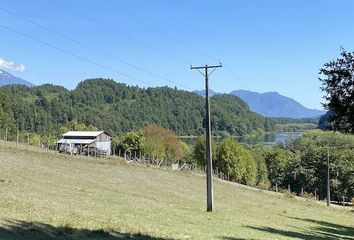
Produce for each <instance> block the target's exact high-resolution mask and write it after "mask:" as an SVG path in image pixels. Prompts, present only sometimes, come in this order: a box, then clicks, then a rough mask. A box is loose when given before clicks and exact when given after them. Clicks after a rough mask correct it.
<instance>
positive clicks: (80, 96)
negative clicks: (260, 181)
mask: <svg viewBox="0 0 354 240" xmlns="http://www.w3.org/2000/svg"><path fill="white" fill-rule="evenodd" d="M204 104H205V102H204V98H203V97H201V96H198V95H197V94H195V93H191V92H188V91H182V90H177V89H173V88H169V87H158V88H139V87H135V86H127V85H125V84H122V83H117V82H115V81H113V80H109V79H91V80H85V81H83V82H81V83H79V84H78V86H77V87H76V89H74V90H71V91H69V90H67V89H65V88H64V87H61V86H54V85H51V84H45V85H42V86H37V87H32V88H28V87H25V86H22V85H12V86H6V87H2V88H0V120H1V121H0V129H1V130H3V129H5V128H8V129H9V131H10V132H16V131H17V130H18V131H26V132H35V133H39V134H56V135H57V134H58V133H59V132H60V131H59V130H60V128H62V127H65V126H66V127H67V126H69V125H70V122H72V121H76V122H78V123H82V124H85V125H86V126H95V127H97V128H98V129H102V130H105V131H107V132H109V133H110V134H112V135H113V136H115V135H122V134H123V133H125V132H128V131H131V130H134V129H139V128H142V127H144V126H146V125H148V124H151V123H154V124H157V125H159V126H162V127H165V128H168V129H171V130H172V131H174V132H176V133H177V134H178V135H200V134H201V133H203V131H204V130H203V129H204V128H203V117H204V111H205V110H204ZM211 106H212V116H213V118H212V129H213V130H214V131H215V133H217V132H228V133H229V134H231V135H244V134H250V133H256V132H264V131H272V130H274V129H275V123H274V122H273V120H272V119H270V118H265V117H262V116H261V115H259V114H256V113H254V112H251V111H250V110H249V108H248V106H247V104H246V103H245V102H243V101H242V100H241V99H240V98H238V97H235V96H230V95H221V96H214V97H213V98H212V99H211Z"/></svg>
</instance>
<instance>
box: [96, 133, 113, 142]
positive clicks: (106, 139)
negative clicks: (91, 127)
mask: <svg viewBox="0 0 354 240" xmlns="http://www.w3.org/2000/svg"><path fill="white" fill-rule="evenodd" d="M97 140H98V141H99V142H110V141H111V137H110V136H109V135H107V134H106V133H101V134H100V135H98V137H97Z"/></svg>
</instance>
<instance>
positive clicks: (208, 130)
mask: <svg viewBox="0 0 354 240" xmlns="http://www.w3.org/2000/svg"><path fill="white" fill-rule="evenodd" d="M219 67H222V66H221V64H219V65H215V66H208V65H205V66H202V67H192V66H191V69H193V70H198V72H200V73H201V74H202V75H203V76H204V77H205V108H206V117H205V119H206V160H207V161H206V162H207V211H208V212H212V211H213V206H214V204H213V198H214V196H213V162H212V151H211V122H210V99H209V76H210V75H211V74H212V73H213V72H214V71H215V70H216V69H217V68H219ZM201 69H204V73H203V72H202V71H201ZM208 69H213V70H212V71H211V72H210V73H208Z"/></svg>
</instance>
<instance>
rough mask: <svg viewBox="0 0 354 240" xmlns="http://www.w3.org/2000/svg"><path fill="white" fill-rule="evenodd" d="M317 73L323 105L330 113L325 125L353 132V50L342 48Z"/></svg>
mask: <svg viewBox="0 0 354 240" xmlns="http://www.w3.org/2000/svg"><path fill="white" fill-rule="evenodd" d="M319 73H320V74H321V75H322V77H320V78H319V79H320V81H321V82H322V87H321V90H322V91H324V92H325V94H326V95H325V96H324V98H325V100H326V102H325V103H324V104H323V106H324V107H325V108H326V109H328V110H329V111H331V113H332V114H331V115H330V118H329V122H328V123H329V124H327V126H328V127H329V128H331V129H334V130H339V131H343V132H347V133H354V52H347V51H345V50H344V49H342V52H341V53H340V57H339V58H337V59H336V60H332V61H330V62H328V63H325V64H324V66H323V68H321V69H320V72H319Z"/></svg>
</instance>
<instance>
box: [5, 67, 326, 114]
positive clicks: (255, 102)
mask: <svg viewBox="0 0 354 240" xmlns="http://www.w3.org/2000/svg"><path fill="white" fill-rule="evenodd" d="M14 84H22V85H25V86H28V87H33V86H34V84H32V83H30V82H28V81H25V80H23V79H21V78H18V77H15V76H13V75H11V74H10V73H8V72H6V71H4V70H0V87H2V86H5V85H14ZM194 92H195V93H197V94H199V95H201V96H205V91H204V90H201V91H194ZM229 94H230V95H234V96H237V97H239V98H241V99H242V100H243V101H245V102H246V103H247V104H248V106H249V108H250V109H251V110H252V111H253V112H256V113H259V114H262V115H263V116H266V117H290V118H309V117H318V116H321V115H323V114H325V111H321V110H317V109H309V108H306V107H304V106H303V105H301V104H300V103H299V102H297V101H295V100H294V99H292V98H289V97H286V96H283V95H280V94H279V93H277V92H266V93H258V92H251V91H247V90H235V91H232V92H231V93H229ZM209 95H210V96H211V97H212V96H215V95H222V93H218V92H214V91H212V90H210V92H209Z"/></svg>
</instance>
